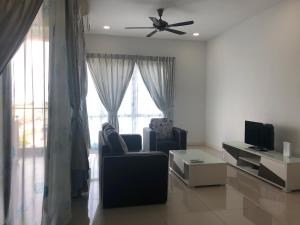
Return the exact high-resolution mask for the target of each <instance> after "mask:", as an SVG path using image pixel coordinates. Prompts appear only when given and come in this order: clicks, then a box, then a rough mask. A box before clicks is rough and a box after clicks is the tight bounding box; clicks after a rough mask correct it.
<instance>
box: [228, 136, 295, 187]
mask: <svg viewBox="0 0 300 225" xmlns="http://www.w3.org/2000/svg"><path fill="white" fill-rule="evenodd" d="M250 146H251V145H248V144H245V143H242V142H234V141H233V142H224V143H223V159H224V160H225V161H226V162H228V163H229V164H231V165H233V166H235V167H237V168H239V169H241V170H243V171H245V172H247V173H250V174H252V175H254V176H256V177H258V178H260V179H262V180H264V181H266V182H269V183H271V184H273V185H275V186H277V187H279V188H282V189H283V190H285V191H286V192H289V191H294V190H300V157H285V156H283V154H281V153H279V152H277V151H267V152H264V151H258V150H253V149H251V148H249V147H250Z"/></svg>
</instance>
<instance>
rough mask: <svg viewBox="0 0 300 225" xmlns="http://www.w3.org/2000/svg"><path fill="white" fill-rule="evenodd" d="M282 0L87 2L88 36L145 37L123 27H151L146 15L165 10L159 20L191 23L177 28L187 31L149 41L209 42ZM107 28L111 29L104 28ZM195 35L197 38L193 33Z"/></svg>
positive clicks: (162, 34)
mask: <svg viewBox="0 0 300 225" xmlns="http://www.w3.org/2000/svg"><path fill="white" fill-rule="evenodd" d="M280 1H282V0H90V13H89V23H90V31H89V32H90V33H97V34H108V35H118V36H134V37H145V36H146V34H147V33H150V32H151V30H126V29H124V27H125V26H152V22H151V21H150V20H149V18H148V17H149V16H155V17H158V16H157V12H156V9H157V8H160V7H163V8H165V12H164V15H163V17H162V19H164V20H166V21H167V22H168V23H176V22H182V21H186V20H194V21H195V23H194V24H193V25H190V26H185V27H178V30H182V31H185V32H187V34H186V35H182V36H180V35H176V34H172V33H168V32H159V33H157V34H155V35H154V36H153V37H151V38H164V39H181V40H209V39H210V38H212V37H214V36H216V35H218V34H220V33H222V32H224V31H225V30H227V29H229V28H231V27H233V26H234V25H236V24H238V23H240V22H242V21H243V20H245V19H247V18H250V17H251V16H254V15H256V14H258V13H260V12H262V11H263V10H265V9H267V8H270V7H272V6H273V5H275V4H276V3H278V2H280ZM104 25H109V26H110V27H111V29H110V30H104V29H103V26H104ZM194 32H198V33H200V35H199V36H198V37H193V36H192V33H194Z"/></svg>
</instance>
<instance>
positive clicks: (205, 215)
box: [165, 212, 224, 225]
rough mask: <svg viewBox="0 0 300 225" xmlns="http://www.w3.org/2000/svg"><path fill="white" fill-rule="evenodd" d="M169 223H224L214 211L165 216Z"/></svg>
mask: <svg viewBox="0 0 300 225" xmlns="http://www.w3.org/2000/svg"><path fill="white" fill-rule="evenodd" d="M165 221H166V224H167V225H183V224H184V225H196V224H197V225H224V223H223V222H222V220H221V219H219V218H218V216H216V215H215V214H214V213H212V212H197V213H178V214H174V215H170V216H167V217H166V218H165Z"/></svg>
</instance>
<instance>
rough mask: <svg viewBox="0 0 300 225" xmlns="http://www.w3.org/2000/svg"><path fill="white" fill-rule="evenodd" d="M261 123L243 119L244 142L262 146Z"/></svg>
mask: <svg viewBox="0 0 300 225" xmlns="http://www.w3.org/2000/svg"><path fill="white" fill-rule="evenodd" d="M262 127H263V124H262V123H258V122H253V121H247V120H246V121H245V143H247V144H249V145H253V146H256V147H259V148H262V147H263V143H262V140H261V139H262V138H261V133H262Z"/></svg>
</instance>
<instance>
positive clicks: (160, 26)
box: [153, 19, 168, 31]
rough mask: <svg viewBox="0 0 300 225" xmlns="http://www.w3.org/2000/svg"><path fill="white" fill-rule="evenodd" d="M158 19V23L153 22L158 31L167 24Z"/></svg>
mask: <svg viewBox="0 0 300 225" xmlns="http://www.w3.org/2000/svg"><path fill="white" fill-rule="evenodd" d="M158 21H159V25H156V24H154V23H153V26H154V27H155V28H156V29H157V30H159V31H163V30H164V29H165V28H166V27H167V26H168V23H167V22H166V21H164V20H162V19H160V20H158Z"/></svg>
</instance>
